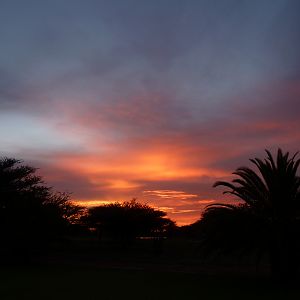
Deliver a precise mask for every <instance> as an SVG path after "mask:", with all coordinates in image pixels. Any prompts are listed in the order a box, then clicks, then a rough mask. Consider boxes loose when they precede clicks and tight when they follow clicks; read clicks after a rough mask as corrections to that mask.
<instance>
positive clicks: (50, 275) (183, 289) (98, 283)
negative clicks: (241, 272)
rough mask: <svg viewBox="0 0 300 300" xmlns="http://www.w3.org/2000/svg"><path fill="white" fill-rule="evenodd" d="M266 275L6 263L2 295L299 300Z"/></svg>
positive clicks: (43, 299)
mask: <svg viewBox="0 0 300 300" xmlns="http://www.w3.org/2000/svg"><path fill="white" fill-rule="evenodd" d="M299 298H300V289H297V288H284V287H278V286H272V285H271V284H270V283H269V282H268V281H266V279H264V280H263V279H260V280H258V279H255V278H247V277H236V276H235V277H233V276H230V277H228V276H224V275H223V276H204V275H199V274H191V273H183V272H151V271H145V270H128V269H127V270H120V269H101V268H96V267H75V266H63V265H60V266H35V267H25V266H23V267H16V266H15V267H4V268H1V272H0V299H1V300H10V299H18V300H22V299H31V300H37V299H38V300H48V299H53V300H54V299H55V300H60V299H72V300H77V299H84V300H91V299H105V300H109V299H140V300H143V299H145V300H146V299H147V300H150V299H153V300H156V299H157V300H160V299H205V300H207V299H264V300H266V299H299Z"/></svg>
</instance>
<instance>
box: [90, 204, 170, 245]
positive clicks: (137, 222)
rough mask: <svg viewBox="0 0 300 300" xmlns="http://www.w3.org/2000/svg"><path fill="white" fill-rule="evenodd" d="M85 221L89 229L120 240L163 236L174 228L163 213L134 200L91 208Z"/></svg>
mask: <svg viewBox="0 0 300 300" xmlns="http://www.w3.org/2000/svg"><path fill="white" fill-rule="evenodd" d="M86 221H87V222H88V224H89V225H90V226H91V227H95V228H98V230H101V231H102V232H105V233H106V234H109V235H111V236H114V237H116V238H122V239H131V238H134V237H138V236H159V235H164V234H167V232H168V231H169V230H170V229H171V228H173V227H174V226H175V223H174V222H173V221H171V220H170V219H168V218H166V213H165V212H163V211H161V210H157V209H154V208H153V207H151V206H149V205H147V204H142V203H139V202H137V201H136V200H132V201H127V202H123V203H119V202H115V203H111V204H106V205H102V206H97V207H92V208H90V209H89V210H88V215H87V217H86Z"/></svg>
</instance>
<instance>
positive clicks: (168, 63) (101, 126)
mask: <svg viewBox="0 0 300 300" xmlns="http://www.w3.org/2000/svg"><path fill="white" fill-rule="evenodd" d="M299 11H300V1H298V0H251V1H250V0H249V1H244V0H226V1H224V0H219V1H217V0H205V1H204V0H195V1H194V0H187V1H178V0H151V1H146V0H135V1H134V0H119V1H117V0H107V1H101V0H100V1H99V0H98V1H96V0H94V1H93V0H80V1H79V0H51V1H50V0H49V1H47V0H36V1H34V0H27V1H22V0H0V155H1V156H9V157H15V158H19V159H23V160H24V161H25V162H26V163H27V164H30V165H33V166H35V167H37V168H39V170H38V172H39V173H40V174H41V175H42V176H43V178H44V180H45V181H46V182H47V183H48V184H49V185H51V186H53V188H54V189H55V190H59V191H64V192H71V193H72V194H71V198H72V199H73V200H74V201H77V203H80V204H85V205H89V206H93V205H100V204H105V203H110V202H114V201H129V200H130V199H132V198H137V200H138V201H140V202H143V203H147V204H149V205H152V206H154V207H156V208H159V209H162V210H164V211H165V212H167V214H168V216H169V217H171V218H172V219H173V220H175V221H176V222H177V224H179V225H183V224H189V223H192V222H194V221H196V220H197V219H199V218H200V216H201V212H202V211H203V209H204V208H205V206H206V205H208V204H211V203H214V202H216V201H217V202H220V201H231V200H230V199H228V198H226V197H225V196H224V195H222V190H220V188H219V189H218V188H213V187H212V185H213V183H214V182H215V181H217V180H229V179H231V178H232V175H231V173H232V172H233V171H234V170H235V169H236V168H237V167H239V166H251V163H250V162H249V160H248V159H249V158H253V157H264V156H265V153H264V149H270V150H271V151H273V153H275V151H276V149H277V148H278V147H281V148H282V149H283V150H284V151H291V152H295V151H297V150H300V149H299V148H300V132H299V128H300V118H299V113H300V56H299V53H300V18H299Z"/></svg>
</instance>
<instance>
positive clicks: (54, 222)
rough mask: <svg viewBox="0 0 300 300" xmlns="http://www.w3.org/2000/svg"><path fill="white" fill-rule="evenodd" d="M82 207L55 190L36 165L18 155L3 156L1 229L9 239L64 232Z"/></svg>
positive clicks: (48, 235)
mask: <svg viewBox="0 0 300 300" xmlns="http://www.w3.org/2000/svg"><path fill="white" fill-rule="evenodd" d="M80 211H81V208H80V207H78V206H76V205H73V204H72V203H71V202H70V199H69V195H68V194H64V193H55V192H53V191H52V189H51V188H50V187H48V186H47V185H45V183H44V181H43V180H42V178H41V177H40V176H37V175H36V169H35V168H33V167H30V166H27V165H24V164H23V163H22V161H20V160H17V159H14V158H2V159H0V233H1V238H2V240H5V241H7V242H8V241H20V240H22V242H24V241H30V240H31V241H32V240H42V239H47V238H49V237H51V236H52V237H53V236H57V235H59V234H63V233H64V232H65V231H66V229H67V227H68V226H69V225H70V223H71V222H72V221H74V218H76V217H77V216H78V214H79V213H80Z"/></svg>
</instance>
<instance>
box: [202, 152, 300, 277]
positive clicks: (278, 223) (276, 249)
mask: <svg viewBox="0 0 300 300" xmlns="http://www.w3.org/2000/svg"><path fill="white" fill-rule="evenodd" d="M266 153H267V158H266V159H264V160H261V159H259V158H255V159H250V161H251V162H252V163H253V164H254V165H255V166H256V167H257V168H258V171H259V173H256V172H255V171H254V170H252V169H250V168H248V167H241V168H238V169H237V170H236V171H235V172H234V173H233V174H235V175H237V176H238V178H236V179H234V180H233V181H232V182H231V183H230V182H226V181H218V182H216V183H215V184H214V186H215V187H216V186H224V187H227V188H229V190H226V191H225V192H224V193H229V194H232V195H234V196H236V197H237V199H238V200H239V201H240V200H242V203H239V204H237V205H230V204H222V203H221V204H213V205H210V206H208V207H207V209H206V211H205V212H204V214H203V218H202V220H201V222H200V223H201V226H202V227H201V229H202V237H203V238H204V241H205V245H206V246H207V247H208V249H210V250H216V249H223V250H224V249H226V250H228V251H232V250H236V249H243V250H253V249H256V250H257V251H258V253H263V252H266V253H268V255H269V258H270V264H271V271H272V275H273V276H274V278H277V279H279V278H280V279H282V278H286V279H288V278H291V277H293V275H294V274H295V272H296V266H297V255H296V254H297V251H298V246H299V245H298V244H299V243H298V242H299V234H300V230H299V229H300V188H299V187H300V178H299V177H298V176H297V169H298V166H299V163H300V160H299V159H296V154H297V153H296V154H295V155H293V156H292V157H290V156H289V153H288V152H287V153H285V154H283V153H282V151H281V149H278V152H277V158H276V159H274V158H273V157H272V155H271V153H270V152H269V151H267V150H266Z"/></svg>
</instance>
